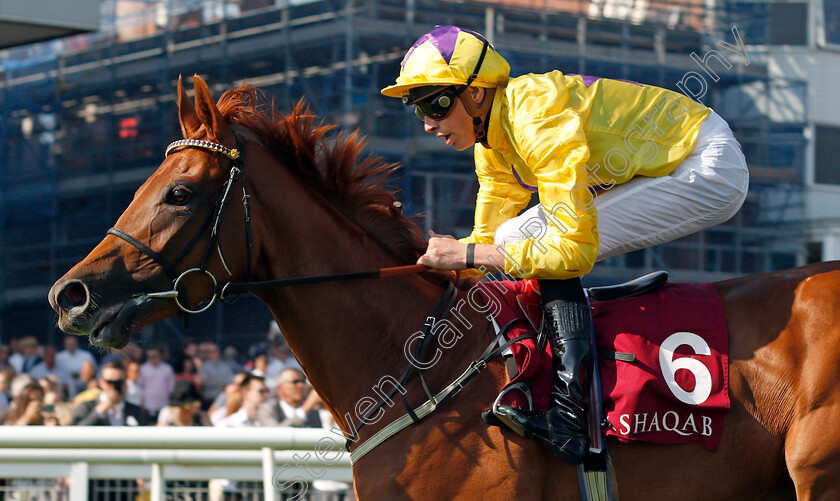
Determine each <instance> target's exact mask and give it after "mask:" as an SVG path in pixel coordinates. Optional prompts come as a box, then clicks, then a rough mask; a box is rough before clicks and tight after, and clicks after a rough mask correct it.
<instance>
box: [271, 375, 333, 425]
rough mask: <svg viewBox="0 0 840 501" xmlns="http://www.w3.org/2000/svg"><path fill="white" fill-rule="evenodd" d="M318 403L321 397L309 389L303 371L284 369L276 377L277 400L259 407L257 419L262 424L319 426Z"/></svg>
mask: <svg viewBox="0 0 840 501" xmlns="http://www.w3.org/2000/svg"><path fill="white" fill-rule="evenodd" d="M320 403H321V398H320V397H318V394H317V393H315V392H314V391H310V388H309V385H308V384H307V383H306V377H305V376H304V375H303V372H301V371H299V370H297V369H286V370H284V371H283V372H281V373H280V376H279V377H278V378H277V400H276V401H272V402H266V403H265V404H263V405H262V406H261V407H260V412H259V419H260V422H261V423H262V424H263V425H264V426H298V427H309V428H319V427H320V426H321V417H320V415H319V413H318V405H319V404H320Z"/></svg>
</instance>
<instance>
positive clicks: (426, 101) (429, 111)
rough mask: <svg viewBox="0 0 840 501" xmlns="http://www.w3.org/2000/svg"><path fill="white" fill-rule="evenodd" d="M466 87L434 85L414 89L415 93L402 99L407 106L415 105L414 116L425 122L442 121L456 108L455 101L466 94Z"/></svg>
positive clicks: (410, 93)
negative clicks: (429, 119) (429, 120)
mask: <svg viewBox="0 0 840 501" xmlns="http://www.w3.org/2000/svg"><path fill="white" fill-rule="evenodd" d="M466 88H467V87H466V86H461V87H460V88H456V87H454V86H451V85H434V86H428V87H419V88H417V89H412V90H413V91H414V92H409V93H407V94H405V95H404V96H403V98H402V100H403V104H404V105H406V106H410V105H412V104H413V105H414V114H416V115H417V118H419V119H420V120H424V119H425V118H426V117H429V118H431V119H433V120H442V119H443V118H444V117H446V115H448V114H449V112H450V111H452V108H454V107H455V99H457V98H458V96H460V95H461V93H462V92H464V89H466Z"/></svg>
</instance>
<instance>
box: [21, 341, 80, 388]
mask: <svg viewBox="0 0 840 501" xmlns="http://www.w3.org/2000/svg"><path fill="white" fill-rule="evenodd" d="M56 352H58V348H56V347H55V346H54V345H51V344H48V345H46V346H44V357H43V360H42V361H41V363H39V364H38V365H36V366H35V367H33V368H32V370H30V371H29V375H30V376H32V377H33V378H35V379H38V380H40V379H44V378H46V377H48V376H55V378H56V379H57V380H58V382H60V383H61V385H62V386H63V387H64V388H65V389H66V388H67V387H69V385H71V384H72V382H73V380H72V378H71V377H70V373H69V372H67V369H65V368H64V367H62V366H60V365H58V361H57V360H56Z"/></svg>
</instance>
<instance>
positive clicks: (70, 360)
mask: <svg viewBox="0 0 840 501" xmlns="http://www.w3.org/2000/svg"><path fill="white" fill-rule="evenodd" d="M85 362H87V363H89V364H93V367H94V369H95V368H96V359H95V358H93V355H91V354H90V352H89V351H87V350H80V349H79V339H78V338H77V337H76V336H64V349H63V350H61V351H59V352H58V353H57V354H56V355H55V364H56V366H58V367H60V368H61V371H63V372H65V373H67V374H69V379H68V380H67V381H62V383H64V385H65V386H67V393H68V396H69V397H71V398H72V397H74V396H75V395H76V393H78V392H79V391H84V389H85V387H84V386H85V383H84V382H83V381H82V380H81V377H80V374H81V373H82V365H83V364H84V363H85Z"/></svg>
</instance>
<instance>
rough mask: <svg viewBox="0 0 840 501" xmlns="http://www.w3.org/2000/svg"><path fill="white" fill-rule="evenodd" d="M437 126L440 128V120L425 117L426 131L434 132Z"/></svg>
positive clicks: (424, 127) (424, 126)
mask: <svg viewBox="0 0 840 501" xmlns="http://www.w3.org/2000/svg"><path fill="white" fill-rule="evenodd" d="M437 128H438V121H437V120H433V119H431V118H429V117H424V118H423V129H424V130H425V131H426V132H428V133H430V134H433V133H434V132H435V131H436V130H437Z"/></svg>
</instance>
